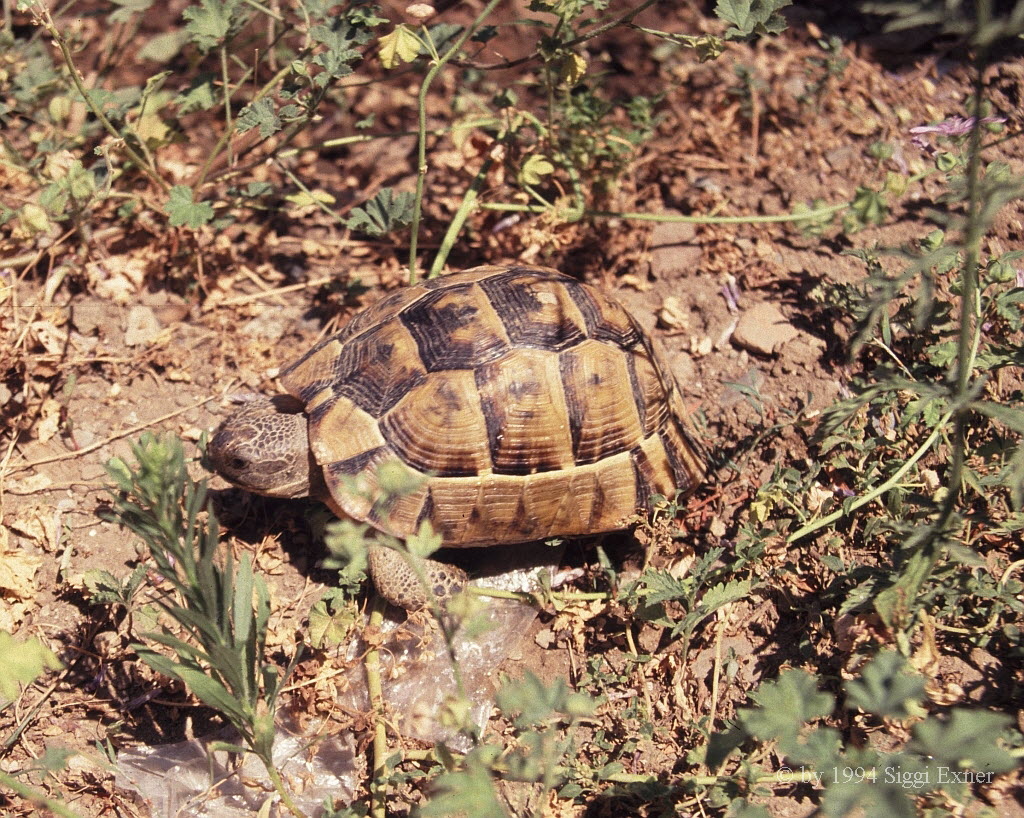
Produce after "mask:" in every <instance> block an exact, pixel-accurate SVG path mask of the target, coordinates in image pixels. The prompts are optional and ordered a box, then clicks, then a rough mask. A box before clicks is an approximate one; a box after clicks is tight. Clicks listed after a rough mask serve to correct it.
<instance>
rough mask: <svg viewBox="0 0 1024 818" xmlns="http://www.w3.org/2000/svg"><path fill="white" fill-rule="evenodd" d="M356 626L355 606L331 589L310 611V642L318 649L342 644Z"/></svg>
mask: <svg viewBox="0 0 1024 818" xmlns="http://www.w3.org/2000/svg"><path fill="white" fill-rule="evenodd" d="M355 626H356V615H355V612H354V610H353V607H352V606H351V605H349V604H347V602H346V600H345V596H344V594H342V593H340V592H338V591H337V590H336V589H331V590H329V591H327V592H325V593H324V595H323V596H322V597H321V598H320V599H319V600H317V602H315V603H314V604H313V607H312V608H311V609H310V611H309V643H310V644H311V645H312V646H313V647H314V648H317V649H318V650H320V649H324V648H329V647H333V646H335V645H341V644H343V643H344V642H345V640H346V639H347V638H348V636H349V634H350V633H351V632H352V630H353V629H354V628H355Z"/></svg>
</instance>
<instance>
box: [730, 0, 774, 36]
mask: <svg viewBox="0 0 1024 818" xmlns="http://www.w3.org/2000/svg"><path fill="white" fill-rule="evenodd" d="M791 2H792V0H718V2H717V3H716V4H715V15H716V16H717V17H718V18H719V19H721V20H725V22H727V23H731V24H732V28H729V29H728V30H727V31H726V32H725V39H727V40H746V39H749V38H751V37H755V36H759V35H765V34H779V33H781V32H783V31H785V30H786V20H785V18H784V17H783V16H782V15H781V14H779V10H780V9H783V8H785V7H786V6H788V5H791Z"/></svg>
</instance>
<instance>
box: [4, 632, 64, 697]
mask: <svg viewBox="0 0 1024 818" xmlns="http://www.w3.org/2000/svg"><path fill="white" fill-rule="evenodd" d="M0 667H2V668H3V669H4V670H3V673H0V700H6V701H9V702H10V701H14V700H15V699H16V698H17V697H18V693H19V692H20V691H19V686H20V685H28V684H31V683H32V682H34V681H35V680H36V679H37V678H38V677H39V676H41V675H42V674H43V672H44V671H46V670H59V669H60V668H61V667H62V665H61V663H60V660H59V659H58V658H57V657H56V656H54V654H53V651H51V650H50V649H49V648H48V647H46V645H44V644H43V643H42V642H40V641H39V640H37V639H28V640H26V641H24V642H19V641H18V640H16V639H15V638H14V637H13V636H11V634H9V633H7V631H0Z"/></svg>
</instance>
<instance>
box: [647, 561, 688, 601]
mask: <svg viewBox="0 0 1024 818" xmlns="http://www.w3.org/2000/svg"><path fill="white" fill-rule="evenodd" d="M640 581H641V582H642V583H643V586H644V587H642V588H640V590H639V591H638V594H639V596H640V598H641V599H643V601H644V604H645V605H657V604H658V603H660V602H671V601H674V600H686V599H688V598H689V596H690V594H691V593H692V592H693V587H692V582H691V583H684V582H680V581H679V580H678V579H676V578H675V577H674V576H672V575H671V574H670V573H668V571H659V570H656V569H648V570H647V571H644V573H643V575H641V577H640Z"/></svg>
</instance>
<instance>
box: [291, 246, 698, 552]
mask: <svg viewBox="0 0 1024 818" xmlns="http://www.w3.org/2000/svg"><path fill="white" fill-rule="evenodd" d="M281 381H282V383H283V385H284V387H285V389H286V390H287V391H288V392H289V393H290V394H291V395H293V396H294V397H295V398H298V399H299V400H300V401H301V402H302V403H303V404H304V405H305V407H306V414H307V416H308V419H309V440H310V445H311V449H312V453H313V457H314V459H315V460H316V462H317V463H318V464H320V466H321V467H322V468H323V474H324V479H325V481H326V483H327V487H328V490H329V492H330V495H331V500H333V503H332V505H334V506H335V510H338V511H341V512H344V513H345V514H348V515H349V516H351V517H354V518H356V519H358V520H361V521H365V522H369V523H371V524H372V525H373V526H375V527H376V528H379V529H380V530H382V531H385V532H387V533H389V534H393V535H395V536H397V537H407V536H409V535H410V534H412V533H414V532H416V531H417V530H418V529H419V526H420V524H421V522H422V521H424V520H430V521H431V523H432V524H433V526H434V529H435V531H437V532H438V533H440V535H441V537H442V540H443V543H444V545H446V546H475V545H496V544H502V543H512V542H525V541H528V540H534V539H541V538H546V537H554V536H574V535H582V534H588V533H596V532H602V531H612V530H615V529H619V528H623V527H624V526H625V525H627V520H628V518H629V517H631V516H632V515H634V514H635V513H636V512H637V510H639V509H642V508H644V507H645V506H646V504H647V502H648V500H649V498H650V496H651V495H654V494H661V495H665V496H668V497H672V496H674V495H675V493H676V491H677V490H681V491H683V492H684V493H685V492H689V491H691V490H692V489H693V488H694V487H695V486H696V485H697V483H698V482H699V481H700V480H701V479H702V477H703V475H704V466H703V463H702V458H701V456H700V453H699V452H700V448H699V446H698V445H697V444H696V443H695V441H694V440H693V438H692V436H691V434H690V432H689V430H688V428H687V425H686V422H685V420H684V411H683V408H682V404H681V400H680V396H679V392H678V388H677V386H676V384H675V381H674V379H673V378H672V376H671V374H670V372H669V370H668V369H667V368H666V367H665V365H664V364H663V363H662V362H661V361H660V360H659V356H658V355H657V354H656V353H655V351H654V348H653V347H652V345H651V342H650V340H649V339H648V338H647V337H646V336H645V334H644V333H643V331H642V330H641V329H640V327H639V325H638V324H637V322H636V321H635V320H634V319H633V318H632V317H631V316H630V315H629V313H627V312H626V310H625V309H624V308H623V307H622V306H621V305H620V304H618V303H616V302H615V301H612V300H611V299H609V298H608V297H607V296H605V295H603V294H602V293H600V292H599V291H598V290H596V289H594V288H593V287H590V286H588V285H586V284H582V283H580V282H579V281H577V280H576V279H574V278H571V277H569V276H566V275H563V274H561V273H558V272H556V271H554V270H549V269H545V268H536V267H520V266H506V267H477V268H474V269H472V270H466V271H464V272H461V273H454V274H451V275H447V276H443V277H441V278H437V279H433V280H430V281H426V282H424V283H421V284H418V285H415V286H412V287H408V288H406V289H402V290H400V291H398V292H395V293H393V294H391V295H389V296H387V297H385V298H383V299H382V300H380V301H378V302H377V303H376V304H374V305H373V306H371V307H369V308H368V309H366V310H364V311H363V312H361V313H359V314H357V315H356V316H355V317H354V318H353V319H352V320H351V321H350V322H349V323H348V325H347V326H346V327H345V328H344V329H343V330H342V331H341V332H340V333H338V334H337V335H335V336H333V337H331V338H328V339H326V340H324V341H322V342H321V343H319V344H317V345H316V346H315V347H313V349H311V350H310V351H309V352H308V353H307V354H306V355H305V356H303V357H302V358H300V359H299V360H298V361H296V362H295V363H293V364H292V365H290V366H289V367H288V368H287V369H286V370H285V371H284V372H283V373H282V376H281ZM395 459H397V460H399V461H401V462H402V463H404V464H405V466H407V467H408V469H409V470H411V471H412V472H413V473H414V474H417V475H421V476H422V478H423V480H422V481H419V486H418V488H416V489H415V490H414V491H413V492H412V493H410V494H406V495H403V496H397V497H390V498H388V499H387V500H386V501H385V502H383V503H382V502H380V501H377V502H374V501H373V500H371V499H370V498H373V497H378V496H379V495H380V493H381V492H380V491H379V488H380V487H379V481H378V476H379V475H378V470H379V469H380V468H381V466H382V465H384V464H386V463H388V462H389V461H394V460H395ZM353 478H357V479H355V480H354V479H353Z"/></svg>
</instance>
